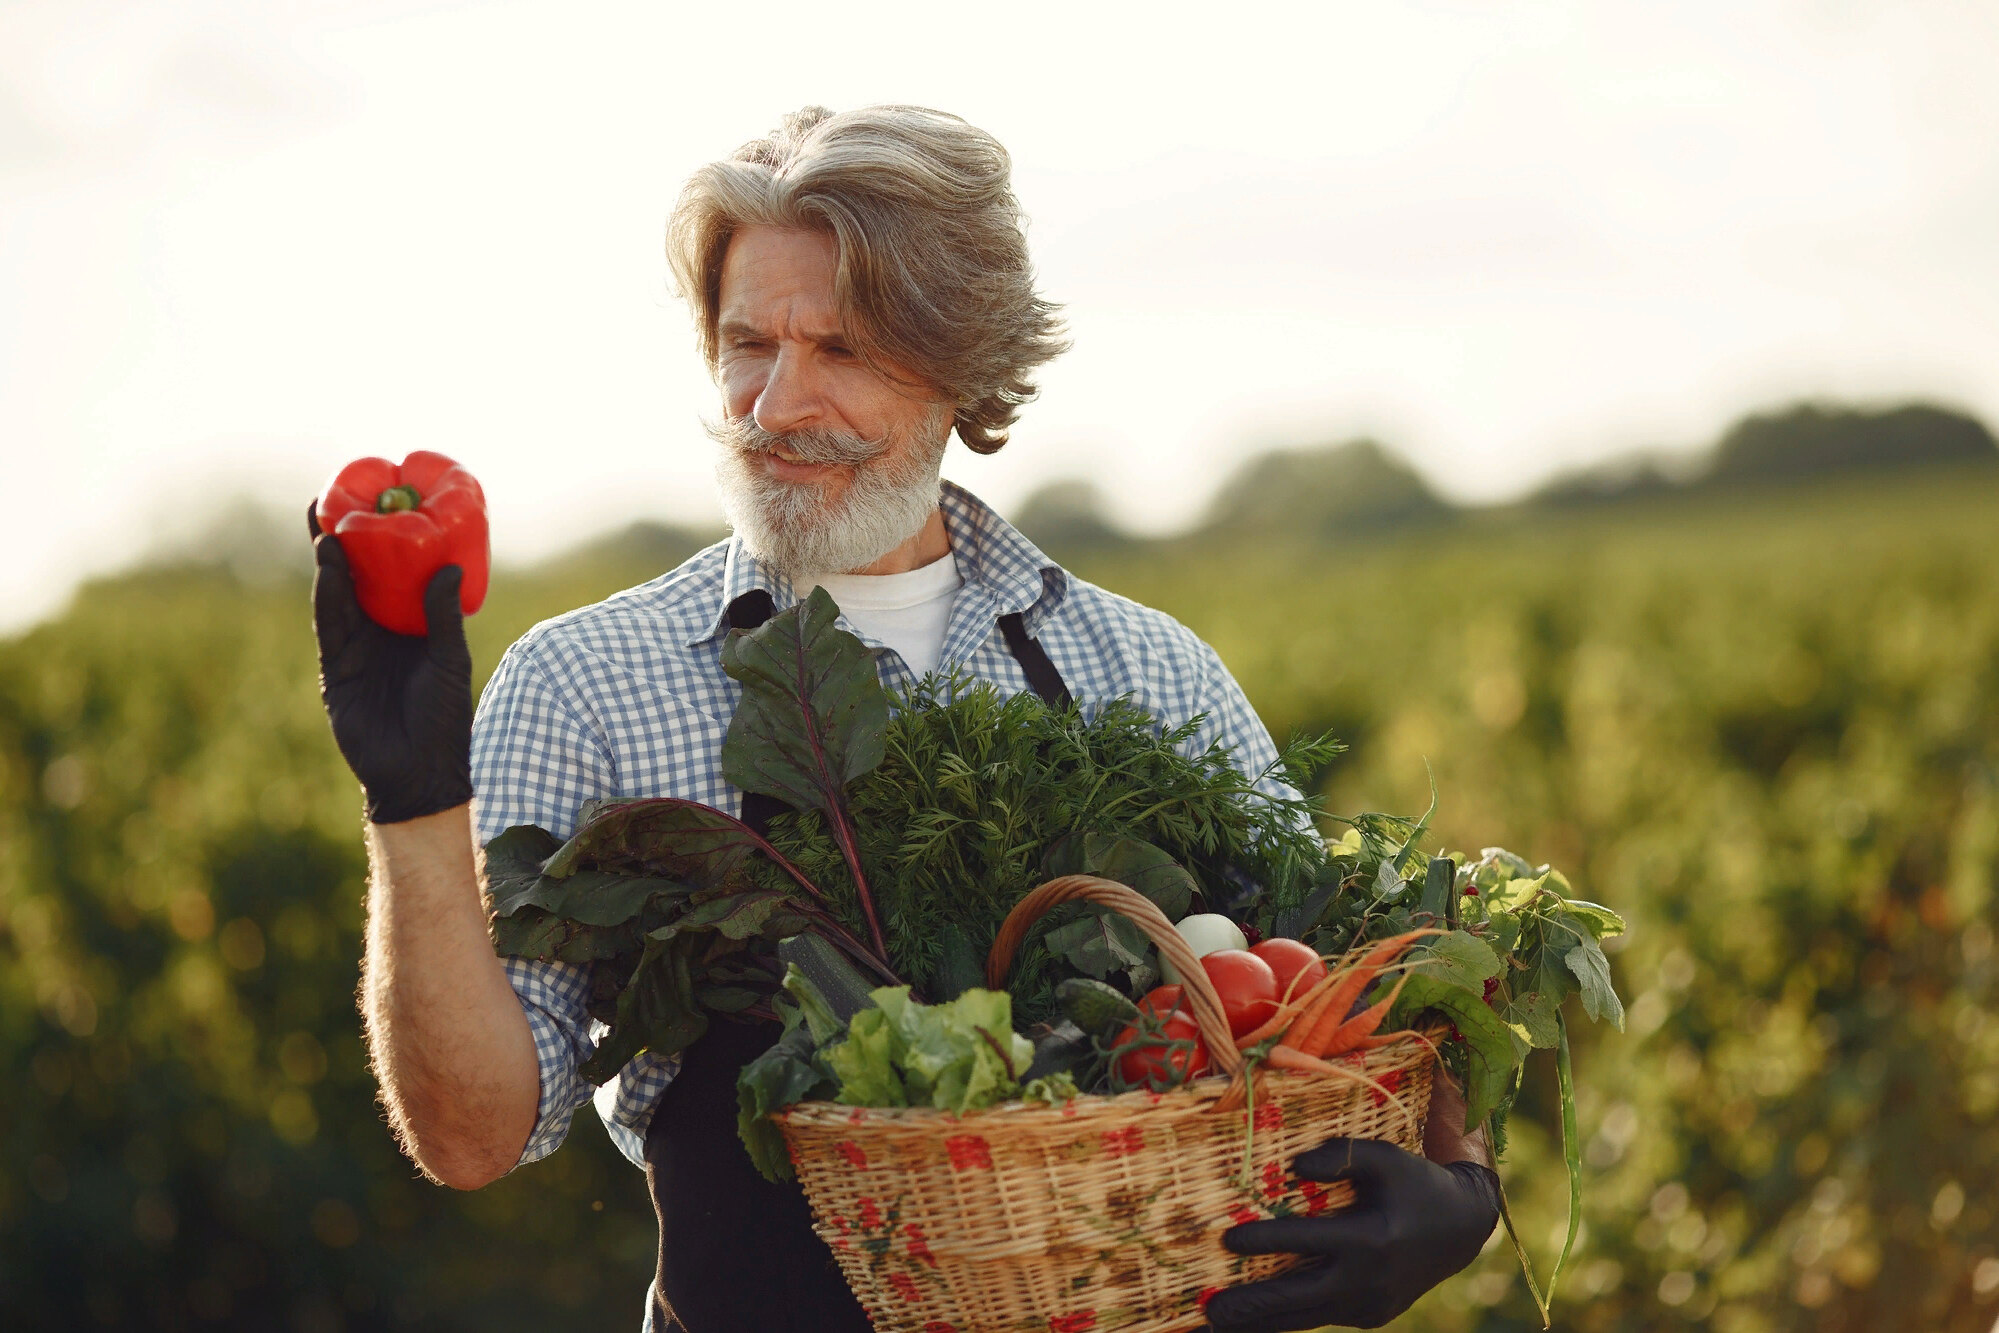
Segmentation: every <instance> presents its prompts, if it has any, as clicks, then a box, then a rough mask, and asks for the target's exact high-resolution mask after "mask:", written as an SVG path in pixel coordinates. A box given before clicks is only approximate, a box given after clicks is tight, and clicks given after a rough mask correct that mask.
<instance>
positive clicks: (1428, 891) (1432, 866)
mask: <svg viewBox="0 0 1999 1333" xmlns="http://www.w3.org/2000/svg"><path fill="white" fill-rule="evenodd" d="M1457 878H1458V868H1457V865H1456V864H1455V863H1454V862H1453V861H1452V860H1451V858H1450V857H1448V856H1433V857H1431V858H1430V863H1429V865H1428V866H1426V867H1424V870H1423V896H1422V897H1421V898H1420V899H1418V900H1417V903H1416V907H1417V910H1418V911H1423V912H1428V913H1429V914H1430V915H1431V916H1434V917H1436V918H1438V919H1439V920H1449V921H1452V922H1453V923H1455V919H1456V915H1457V914H1456V911H1455V910H1454V909H1455V908H1456V905H1457Z"/></svg>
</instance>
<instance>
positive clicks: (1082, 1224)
mask: <svg viewBox="0 0 1999 1333" xmlns="http://www.w3.org/2000/svg"><path fill="white" fill-rule="evenodd" d="M1079 898H1081V899H1088V900H1090V901H1092V902H1096V903H1101V904H1104V905H1105V906H1108V907H1112V908H1114V909H1116V910H1117V911H1119V912H1122V913H1123V914H1124V915H1126V916H1129V917H1130V918H1131V919H1132V920H1133V921H1134V922H1135V923H1137V925H1138V926H1139V927H1140V928H1141V929H1142V930H1144V932H1145V933H1146V935H1147V936H1148V937H1149V938H1150V939H1151V940H1152V942H1153V943H1154V944H1155V945H1157V946H1158V947H1159V949H1160V952H1161V953H1163V954H1165V955H1166V956H1167V957H1169V958H1171V959H1172V961H1173V965H1174V966H1175V967H1177V968H1178V969H1179V970H1180V973H1181V975H1182V976H1183V977H1184V978H1186V979H1187V983H1186V988H1187V996H1188V1000H1189V1007H1190V1008H1191V1009H1192V1010H1193V1014H1194V1018H1195V1020H1196V1021H1197V1022H1198V1023H1199V1025H1200V1028H1201V1032H1202V1036H1203V1040H1204V1042H1205V1044H1206V1046H1207V1048H1208V1051H1209V1053H1210V1060H1211V1062H1212V1064H1213V1065H1215V1066H1219V1067H1220V1069H1221V1072H1222V1073H1223V1074H1224V1075H1225V1076H1226V1077H1213V1078H1201V1079H1196V1080H1194V1081H1193V1082H1191V1083H1189V1084H1187V1085H1186V1086H1184V1087H1181V1088H1179V1089H1176V1090H1174V1091H1171V1092H1166V1093H1151V1092H1130V1093H1124V1094H1122V1095H1119V1096H1086V1097H1078V1098H1076V1099H1075V1100H1073V1101H1071V1102H1070V1103H1069V1104H1068V1105H1067V1106H1063V1107H1050V1106H1043V1105H1036V1104H1027V1103H1022V1102H1008V1103H1005V1104H1003V1105H1000V1106H995V1107H993V1108H991V1109H989V1110H984V1111H974V1112H970V1113H968V1114H965V1115H962V1116H961V1115H954V1114H952V1113H950V1112H947V1111H936V1110H930V1109H927V1108H886V1109H875V1108H860V1107H851V1106H841V1105H838V1104H836V1103H833V1102H806V1103H801V1104H800V1105H798V1106H794V1107H792V1108H791V1109H790V1110H788V1111H786V1112H783V1113H781V1114H779V1115H777V1116H775V1117H774V1118H775V1119H776V1121H777V1123H778V1125H779V1126H780V1128H781V1129H782V1131H783V1133H784V1137H785V1140H786V1143H787V1144H788V1145H789V1147H790V1150H791V1155H792V1161H793V1162H794V1164H795V1165H796V1166H797V1169H798V1179H799V1182H800V1183H801V1184H802V1185H803V1186H804V1189H805V1193H806V1197H807V1198H808V1199H809V1200H810V1202H811V1204H812V1211H813V1215H814V1219H815V1221H814V1228H813V1229H814V1230H815V1231H817V1232H818V1233H819V1235H820V1237H821V1238H822V1239H824V1240H825V1241H826V1243H827V1244H829V1245H831V1246H832V1247H833V1252H834V1255H835V1257H836V1258H837V1259H838V1261H839V1264H840V1269H841V1272H842V1273H843V1274H844V1275H845V1277H846V1279H847V1283H848V1285H849V1286H851V1287H852V1288H853V1290H854V1294H855V1295H856V1296H857V1297H859V1298H860V1302H861V1305H862V1306H863V1308H865V1309H866V1311H867V1313H868V1316H869V1318H870V1319H872V1320H873V1321H874V1326H875V1327H876V1328H877V1329H882V1330H896V1331H897V1333H905V1331H906V1333H951V1331H953V1330H955V1333H994V1331H996V1330H1002V1329H1020V1330H1030V1329H1031V1330H1036V1333H1051V1330H1052V1331H1053V1333H1082V1331H1083V1330H1086V1329H1087V1330H1110V1329H1123V1330H1131V1331H1132V1333H1164V1331H1165V1330H1170V1329H1192V1328H1198V1327H1201V1326H1202V1325H1203V1324H1204V1323H1205V1322H1206V1321H1205V1318H1204V1316H1203V1314H1202V1307H1203V1306H1204V1305H1205V1303H1206V1299H1207V1296H1208V1295H1210V1294H1212V1292H1213V1291H1214V1290H1215V1289H1217V1288H1220V1287H1224V1286H1232V1285H1234V1284H1236V1283H1239V1282H1245V1281H1253V1280H1255V1279H1257V1278H1261V1277H1268V1276H1270V1275H1272V1274H1274V1273H1277V1272H1280V1271H1282V1270H1283V1269H1285V1268H1288V1267H1290V1266H1291V1265H1292V1264H1293V1263H1295V1262H1296V1260H1295V1259H1294V1258H1292V1257H1290V1256H1285V1255H1265V1256H1255V1257H1241V1256H1237V1255H1234V1254H1231V1253H1229V1252H1228V1251H1227V1250H1226V1249H1224V1248H1223V1247H1222V1244H1221V1242H1220V1239H1219V1237H1220V1235H1221V1233H1222V1232H1223V1231H1224V1230H1226V1229H1227V1228H1229V1227H1232V1226H1235V1225H1236V1224H1237V1223H1240V1222H1250V1221H1256V1220H1259V1219H1262V1218H1267V1217H1285V1216H1296V1215H1300V1214H1305V1215H1313V1214H1318V1213H1324V1212H1330V1211H1333V1210H1335V1209H1339V1208H1343V1207H1345V1206H1347V1204H1348V1203H1350V1202H1351V1200H1352V1191H1351V1189H1350V1187H1349V1186H1348V1185H1346V1184H1345V1182H1337V1183H1334V1184H1330V1185H1319V1184H1316V1183H1313V1182H1310V1181H1304V1182H1301V1181H1298V1180H1295V1179H1292V1178H1291V1177H1290V1175H1289V1170H1290V1163H1291V1159H1292V1158H1293V1157H1295V1156H1297V1154H1299V1153H1301V1152H1303V1151H1305V1150H1306V1149H1308V1148H1312V1147H1316V1146H1317V1145H1318V1144H1319V1143H1320V1142H1321V1141H1322V1140H1324V1139H1326V1138H1327V1137H1329V1136H1332V1135H1347V1136H1350V1137H1355V1138H1378V1139H1387V1140H1389V1141H1391V1142H1393V1143H1396V1144H1398V1145H1400V1146H1401V1147H1403V1148H1406V1149H1408V1150H1410V1151H1412V1152H1420V1151H1421V1150H1422V1127H1423V1120H1424V1117H1425V1115H1426V1114H1427V1112H1428V1109H1429V1100H1430V1072H1431V1067H1432V1052H1433V1047H1432V1046H1431V1045H1430V1044H1429V1043H1428V1042H1427V1041H1423V1040H1420V1039H1416V1038H1413V1037H1412V1039H1411V1040H1409V1041H1407V1042H1397V1043H1393V1044H1391V1045H1387V1046H1384V1047H1381V1048H1380V1049H1378V1050H1375V1051H1372V1052H1369V1053H1368V1054H1367V1055H1366V1056H1365V1057H1364V1058H1363V1057H1361V1056H1359V1055H1355V1056H1351V1057H1348V1058H1347V1060H1346V1062H1345V1063H1344V1065H1343V1067H1350V1068H1351V1069H1352V1070H1353V1071H1354V1075H1353V1076H1352V1077H1333V1076H1331V1075H1309V1074H1288V1073H1287V1074H1277V1073H1272V1072H1269V1071H1259V1073H1258V1074H1257V1076H1256V1078H1255V1086H1254V1087H1251V1086H1249V1080H1248V1079H1246V1078H1245V1077H1244V1076H1243V1069H1242V1064H1243V1062H1242V1058H1241V1056H1239V1055H1238V1054H1237V1053H1236V1050H1235V1046H1234V1043H1233V1042H1232V1041H1231V1040H1230V1039H1229V1035H1228V1025H1227V1023H1226V1022H1225V1021H1224V1020H1223V1017H1222V1010H1221V1003H1220V1000H1219V999H1218V998H1217V997H1216V995H1215V992H1214V988H1213V987H1212V986H1211V985H1210V984H1209V983H1208V980H1207V974H1206V973H1205V972H1204V971H1203V970H1202V968H1201V966H1200V964H1199V963H1198V962H1197V961H1196V960H1195V958H1194V955H1193V953H1192V952H1191V951H1190V950H1189V949H1188V947H1187V945H1186V943H1185V941H1183V940H1182V939H1181V938H1180V935H1179V932H1177V931H1175V930H1174V929H1173V926H1172V923H1171V922H1169V921H1168V920H1167V919H1166V917H1165V916H1164V914H1162V913H1161V912H1160V911H1159V909H1158V908H1157V907H1155V906H1153V904H1152V903H1151V902H1150V901H1148V900H1147V899H1145V898H1143V897H1141V896H1140V895H1139V894H1137V893H1135V892H1133V891H1132V890H1131V889H1128V888H1126V887H1125V886H1124V885H1121V884H1116V883H1112V882H1111V881H1109V880H1103V879H1097V878H1094V877H1091V876H1086V875H1069V876H1065V877H1063V878H1061V879H1056V880H1050V881H1049V882H1048V883H1046V884H1044V885H1042V886H1041V887H1040V888H1038V889H1036V890H1035V891H1034V892H1033V893H1031V894H1029V895H1028V896H1027V897H1026V898H1024V899H1022V900H1021V902H1020V904H1019V905H1018V906H1017V907H1015V909H1014V910H1013V912H1012V913H1011V914H1010V915H1009V916H1008V917H1007V920H1006V922H1005V924H1004V925H1003V926H1002V927H1001V928H1000V933H999V937H998V938H997V939H996V940H995V941H994V943H993V949H992V956H991V958H990V959H989V960H988V964H987V979H988V982H989V984H991V985H994V986H998V985H1000V984H1001V983H1002V982H1003V981H1004V979H1005V976H1006V972H1007V969H1008V968H1009V967H1010V966H1011V964H1012V961H1013V955H1014V951H1015V950H1016V949H1017V948H1018V947H1019V945H1020V942H1021V940H1022V939H1023V938H1024V937H1025V936H1026V933H1027V929H1028V927H1029V926H1031V925H1032V924H1033V923H1034V922H1035V921H1036V920H1037V919H1038V918H1039V917H1040V916H1041V914H1042V913H1044V912H1046V911H1047V910H1048V909H1049V908H1051V907H1053V906H1055V905H1056V904H1058V903H1062V902H1068V901H1072V900H1075V899H1079ZM1246 1151H1247V1158H1248V1160H1247V1166H1245V1152H1246Z"/></svg>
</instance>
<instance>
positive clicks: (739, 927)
mask: <svg viewBox="0 0 1999 1333" xmlns="http://www.w3.org/2000/svg"><path fill="white" fill-rule="evenodd" d="M806 921H807V919H806V918H805V917H804V916H803V915H801V914H800V913H799V911H798V909H797V905H796V904H795V903H793V902H792V900H791V898H790V897H789V896H787V895H786V894H783V893H779V892H778V891H776V890H774V889H751V890H749V891H748V892H745V893H729V894H723V895H721V896H719V897H715V898H709V899H707V900H706V901H704V902H701V903H699V904H697V905H696V906H694V907H692V908H690V909H689V910H688V911H686V912H683V913H681V914H680V915H679V916H678V917H675V918H674V919H673V920H672V921H670V922H668V923H667V924H666V925H664V926H662V927H660V928H659V929H658V930H655V931H653V932H652V937H653V938H654V939H656V940H667V939H672V938H673V937H674V936H675V935H682V934H692V933H696V932H700V931H708V930H712V931H715V932H716V933H718V934H720V935H723V936H725V937H726V938H728V939H732V940H746V939H750V938H751V937H753V936H757V935H763V934H779V935H792V934H796V933H797V932H798V931H800V930H802V929H803V928H804V927H805V925H806Z"/></svg>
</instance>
